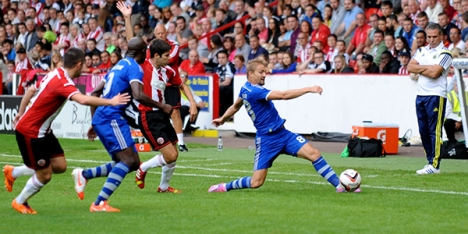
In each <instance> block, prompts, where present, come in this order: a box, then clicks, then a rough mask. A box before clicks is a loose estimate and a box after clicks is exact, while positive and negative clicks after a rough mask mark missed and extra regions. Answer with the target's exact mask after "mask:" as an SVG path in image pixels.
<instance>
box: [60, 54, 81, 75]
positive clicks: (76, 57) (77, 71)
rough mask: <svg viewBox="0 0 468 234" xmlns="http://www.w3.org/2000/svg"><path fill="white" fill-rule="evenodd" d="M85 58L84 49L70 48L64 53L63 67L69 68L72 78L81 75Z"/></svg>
mask: <svg viewBox="0 0 468 234" xmlns="http://www.w3.org/2000/svg"><path fill="white" fill-rule="evenodd" d="M84 60H85V53H84V51H83V50H82V49H78V48H74V47H72V48H70V49H68V50H67V52H65V54H64V55H63V67H64V68H65V69H67V70H68V72H69V74H68V75H69V76H70V77H71V78H76V77H79V76H80V75H81V70H82V69H83V64H84Z"/></svg>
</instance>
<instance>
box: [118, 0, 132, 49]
mask: <svg viewBox="0 0 468 234" xmlns="http://www.w3.org/2000/svg"><path fill="white" fill-rule="evenodd" d="M117 9H119V10H120V12H122V16H123V17H124V19H125V29H126V30H125V31H126V32H125V36H126V37H127V41H130V39H132V38H133V30H132V29H133V27H132V20H131V17H132V7H131V6H128V5H126V4H125V1H118V2H117Z"/></svg>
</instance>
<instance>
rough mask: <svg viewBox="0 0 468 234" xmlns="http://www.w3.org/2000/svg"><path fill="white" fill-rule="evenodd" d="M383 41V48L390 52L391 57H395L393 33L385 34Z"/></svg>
mask: <svg viewBox="0 0 468 234" xmlns="http://www.w3.org/2000/svg"><path fill="white" fill-rule="evenodd" d="M384 41H385V46H386V47H387V50H388V51H390V53H391V54H392V56H394V57H397V56H398V54H397V53H396V51H395V38H394V37H393V33H392V34H385V37H384Z"/></svg>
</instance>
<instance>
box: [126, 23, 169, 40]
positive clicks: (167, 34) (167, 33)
mask: <svg viewBox="0 0 468 234" xmlns="http://www.w3.org/2000/svg"><path fill="white" fill-rule="evenodd" d="M137 25H139V24H135V26H137ZM140 27H141V26H140ZM176 27H177V26H176V23H175V22H173V21H171V22H169V27H168V28H167V32H166V38H167V39H169V40H171V41H177V32H176ZM140 30H141V28H140ZM134 35H136V33H135V34H134Z"/></svg>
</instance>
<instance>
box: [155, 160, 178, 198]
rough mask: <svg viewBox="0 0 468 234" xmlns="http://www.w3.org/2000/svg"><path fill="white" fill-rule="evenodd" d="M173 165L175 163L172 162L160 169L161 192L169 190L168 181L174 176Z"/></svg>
mask: <svg viewBox="0 0 468 234" xmlns="http://www.w3.org/2000/svg"><path fill="white" fill-rule="evenodd" d="M175 165H176V163H175V162H173V163H171V164H167V165H166V166H163V167H162V174H161V184H159V188H160V189H161V190H163V191H165V190H167V188H169V181H171V178H172V174H174V170H175Z"/></svg>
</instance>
